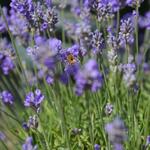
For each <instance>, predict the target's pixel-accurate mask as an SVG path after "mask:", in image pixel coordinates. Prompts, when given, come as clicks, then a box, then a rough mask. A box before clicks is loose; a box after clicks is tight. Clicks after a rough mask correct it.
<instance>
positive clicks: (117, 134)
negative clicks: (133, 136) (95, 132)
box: [105, 118, 127, 150]
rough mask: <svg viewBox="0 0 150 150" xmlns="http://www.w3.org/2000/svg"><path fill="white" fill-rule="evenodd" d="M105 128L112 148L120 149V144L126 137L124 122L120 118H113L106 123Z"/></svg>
mask: <svg viewBox="0 0 150 150" xmlns="http://www.w3.org/2000/svg"><path fill="white" fill-rule="evenodd" d="M105 130H106V132H107V134H108V138H109V140H110V142H111V143H112V144H113V146H114V150H122V149H121V148H122V147H121V145H122V144H123V142H124V141H125V140H126V138H127V136H126V128H125V125H124V122H123V121H122V120H121V119H120V118H115V120H114V121H113V122H111V123H108V124H106V126H105ZM119 148H120V149H119Z"/></svg>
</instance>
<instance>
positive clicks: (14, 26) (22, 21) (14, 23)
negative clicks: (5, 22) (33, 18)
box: [9, 9, 30, 42]
mask: <svg viewBox="0 0 150 150" xmlns="http://www.w3.org/2000/svg"><path fill="white" fill-rule="evenodd" d="M28 27H29V23H28V21H27V19H26V18H25V17H24V16H23V15H22V14H20V13H19V12H16V11H15V10H14V9H11V10H10V17H9V29H10V31H11V33H12V34H13V35H15V36H17V37H19V38H21V40H20V42H21V41H22V40H24V41H27V40H29V39H30V38H29V29H28Z"/></svg>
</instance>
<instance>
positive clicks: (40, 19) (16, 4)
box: [10, 0, 57, 32]
mask: <svg viewBox="0 0 150 150" xmlns="http://www.w3.org/2000/svg"><path fill="white" fill-rule="evenodd" d="M46 4H47V2H46ZM10 6H11V7H12V8H13V9H14V10H16V11H18V12H19V13H21V14H23V15H24V16H25V17H26V18H27V20H28V21H29V22H30V24H31V25H32V26H33V27H34V28H35V27H36V28H38V29H39V30H40V31H43V30H46V29H49V31H50V32H51V31H53V29H54V27H55V24H56V23H57V14H56V13H55V11H54V8H51V6H49V5H42V4H41V3H40V2H38V3H35V2H33V1H32V0H25V1H22V0H21V1H20V0H12V2H11V4H10ZM46 6H47V7H46ZM48 6H49V7H48ZM45 8H47V9H45Z"/></svg>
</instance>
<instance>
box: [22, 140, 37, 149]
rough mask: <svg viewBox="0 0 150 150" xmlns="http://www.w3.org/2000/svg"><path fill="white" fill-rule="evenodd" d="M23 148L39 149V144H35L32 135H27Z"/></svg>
mask: <svg viewBox="0 0 150 150" xmlns="http://www.w3.org/2000/svg"><path fill="white" fill-rule="evenodd" d="M22 150H37V146H36V145H35V146H33V139H32V137H27V138H26V141H25V143H24V144H23V145H22Z"/></svg>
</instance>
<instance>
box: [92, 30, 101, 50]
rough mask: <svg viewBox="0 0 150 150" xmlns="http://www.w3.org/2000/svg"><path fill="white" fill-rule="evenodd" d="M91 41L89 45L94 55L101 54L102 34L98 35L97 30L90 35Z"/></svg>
mask: <svg viewBox="0 0 150 150" xmlns="http://www.w3.org/2000/svg"><path fill="white" fill-rule="evenodd" d="M91 36H92V40H91V45H92V49H93V51H94V53H99V52H100V53H101V52H102V49H103V47H104V39H103V37H102V33H100V32H99V31H98V30H96V31H94V32H93V33H91Z"/></svg>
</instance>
